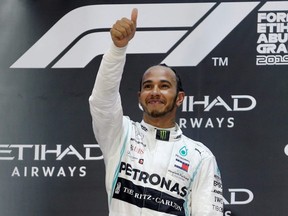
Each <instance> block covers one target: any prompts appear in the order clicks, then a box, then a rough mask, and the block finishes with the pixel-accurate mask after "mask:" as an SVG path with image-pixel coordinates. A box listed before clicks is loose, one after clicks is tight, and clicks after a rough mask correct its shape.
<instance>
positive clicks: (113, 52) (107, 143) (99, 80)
mask: <svg viewBox="0 0 288 216" xmlns="http://www.w3.org/2000/svg"><path fill="white" fill-rule="evenodd" d="M137 13H138V12H137V9H133V11H132V13H131V19H128V18H122V19H121V20H118V21H116V23H115V24H114V25H113V27H112V28H111V30H110V34H111V38H112V41H113V44H112V45H111V47H110V49H109V50H108V52H106V53H105V54H104V56H103V59H102V61H101V64H100V67H99V70H98V73H97V77H96V81H95V85H94V88H93V90H92V94H91V96H90V98H89V104H90V112H91V115H92V120H93V130H94V133H95V136H96V139H97V141H98V143H99V145H100V147H101V149H102V152H103V155H104V157H105V155H107V154H109V153H111V152H113V150H114V149H115V148H117V146H113V144H115V142H114V140H115V138H116V136H118V135H119V134H120V132H121V130H122V122H123V112H122V106H121V99H120V94H119V88H120V81H121V77H122V73H123V68H124V64H125V60H126V48H127V45H128V43H129V41H130V40H131V39H132V38H133V37H134V34H135V31H136V20H137Z"/></svg>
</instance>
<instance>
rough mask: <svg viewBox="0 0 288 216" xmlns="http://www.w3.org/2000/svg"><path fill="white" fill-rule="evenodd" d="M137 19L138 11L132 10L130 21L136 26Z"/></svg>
mask: <svg viewBox="0 0 288 216" xmlns="http://www.w3.org/2000/svg"><path fill="white" fill-rule="evenodd" d="M137 17H138V9H137V8H133V10H132V12H131V20H132V21H133V22H134V23H135V25H136V24H137Z"/></svg>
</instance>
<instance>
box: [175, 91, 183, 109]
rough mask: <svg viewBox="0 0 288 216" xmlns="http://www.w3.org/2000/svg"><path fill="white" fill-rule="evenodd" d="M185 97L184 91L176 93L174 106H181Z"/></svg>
mask: <svg viewBox="0 0 288 216" xmlns="http://www.w3.org/2000/svg"><path fill="white" fill-rule="evenodd" d="M184 97H185V92H184V91H179V92H178V95H177V100H176V106H177V107H179V106H181V104H182V102H183V100H184Z"/></svg>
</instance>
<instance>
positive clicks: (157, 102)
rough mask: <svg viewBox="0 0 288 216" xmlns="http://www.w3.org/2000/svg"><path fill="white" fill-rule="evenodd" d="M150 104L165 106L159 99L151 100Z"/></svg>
mask: <svg viewBox="0 0 288 216" xmlns="http://www.w3.org/2000/svg"><path fill="white" fill-rule="evenodd" d="M147 103H148V104H152V105H156V104H164V102H163V101H162V100H159V99H150V100H148V101H147Z"/></svg>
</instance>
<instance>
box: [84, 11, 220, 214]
mask: <svg viewBox="0 0 288 216" xmlns="http://www.w3.org/2000/svg"><path fill="white" fill-rule="evenodd" d="M137 14H138V12H137V9H133V11H132V14H131V19H128V18H123V19H121V20H118V21H117V22H116V23H115V24H114V25H113V27H112V29H111V31H110V33H111V38H112V41H113V44H112V46H111V48H110V49H109V51H108V52H107V53H106V54H105V55H104V56H103V60H102V62H101V65H100V68H99V71H98V74H97V78H96V82H95V86H94V89H93V91H92V95H91V96H90V98H89V102H90V110H91V115H92V119H93V129H94V133H95V136H96V139H97V141H98V143H99V145H100V147H101V150H102V152H103V156H104V162H105V167H106V190H107V193H108V199H109V200H108V202H109V215H110V216H139V215H144V216H152V215H162V216H164V215H183V216H184V215H185V216H191V215H192V216H218V215H223V213H222V211H223V199H222V185H221V179H220V174H219V171H218V168H217V164H216V161H215V158H214V156H213V154H212V153H211V152H210V151H209V149H207V148H206V147H205V146H204V145H203V144H201V143H199V142H196V141H193V140H191V139H189V138H187V137H186V136H184V135H183V134H182V132H181V129H180V128H179V127H178V125H177V124H176V123H175V118H176V110H177V107H179V106H180V105H181V103H182V101H183V99H184V92H183V89H182V88H181V82H180V80H179V78H178V77H177V76H176V74H175V73H174V71H173V70H172V69H170V68H169V67H167V66H162V65H157V66H153V67H151V68H149V69H148V70H147V71H146V72H145V73H144V75H143V77H142V81H141V89H140V91H139V93H138V95H139V104H140V106H141V107H142V109H143V120H142V122H140V123H139V122H133V121H131V120H130V119H129V118H128V117H126V116H123V113H122V106H121V99H120V94H119V86H120V81H121V76H122V72H123V68H124V64H125V50H126V48H127V46H128V43H129V41H130V40H131V39H132V38H133V37H134V34H135V31H136V21H137Z"/></svg>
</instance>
